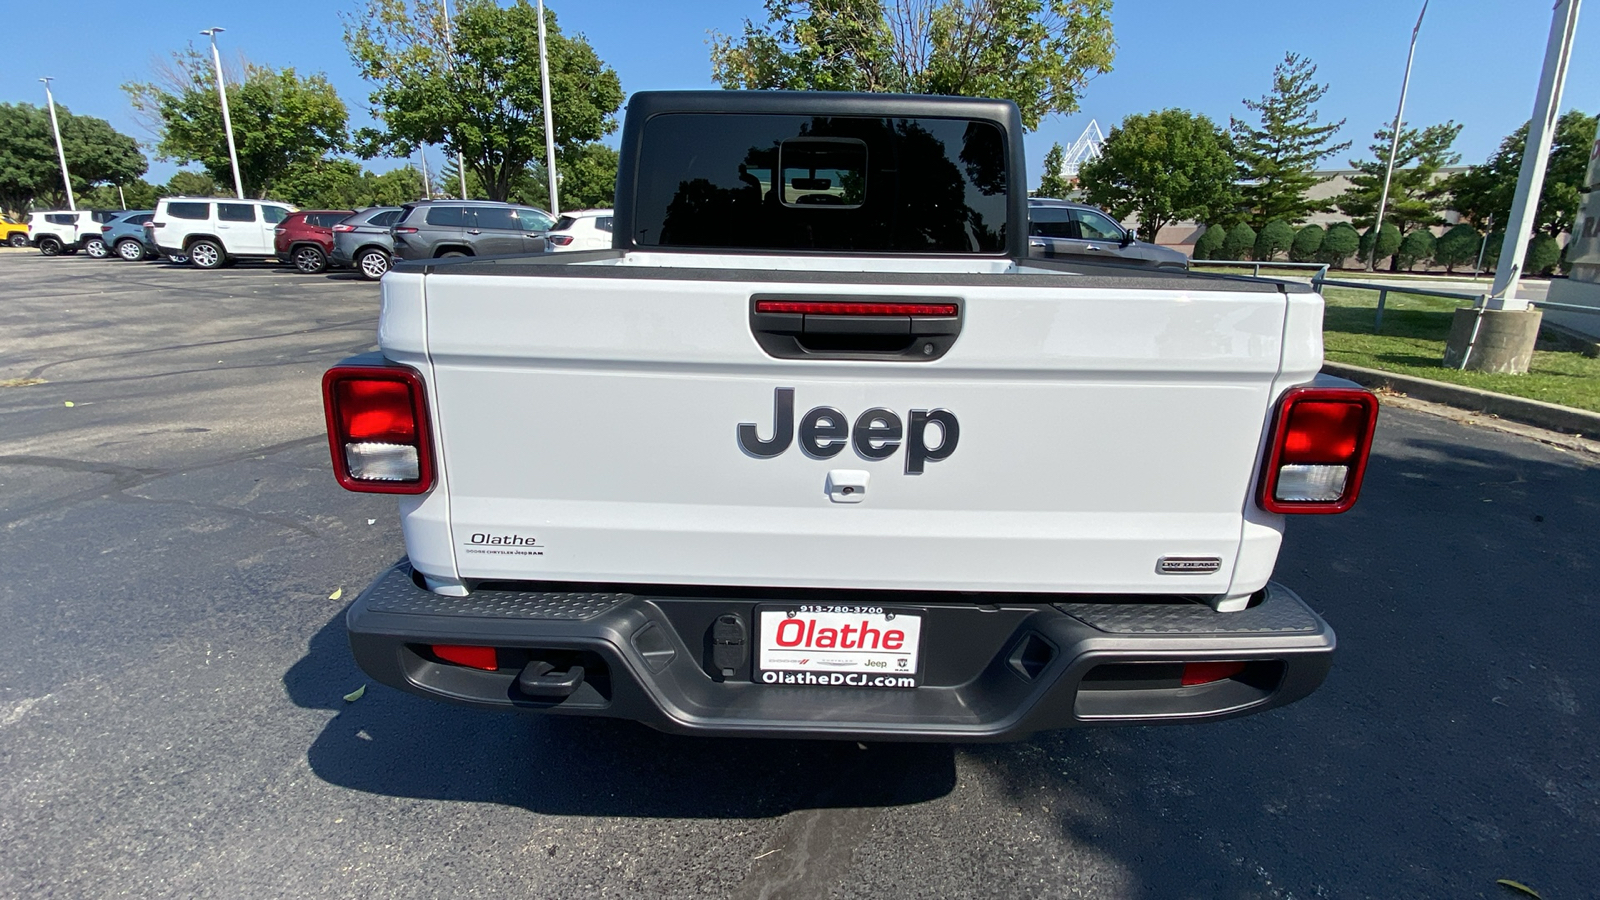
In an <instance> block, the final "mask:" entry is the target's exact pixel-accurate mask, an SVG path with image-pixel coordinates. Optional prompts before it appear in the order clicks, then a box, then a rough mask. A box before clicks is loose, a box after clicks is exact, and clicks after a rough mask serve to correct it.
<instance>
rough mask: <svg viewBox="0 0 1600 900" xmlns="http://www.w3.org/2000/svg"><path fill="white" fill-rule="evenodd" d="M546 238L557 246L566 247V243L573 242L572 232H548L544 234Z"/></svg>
mask: <svg viewBox="0 0 1600 900" xmlns="http://www.w3.org/2000/svg"><path fill="white" fill-rule="evenodd" d="M544 239H545V240H547V241H549V242H550V243H552V244H555V245H556V246H557V247H565V246H566V245H568V244H570V243H572V235H570V234H547V235H545V236H544Z"/></svg>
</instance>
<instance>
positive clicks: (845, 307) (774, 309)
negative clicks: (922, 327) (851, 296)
mask: <svg viewBox="0 0 1600 900" xmlns="http://www.w3.org/2000/svg"><path fill="white" fill-rule="evenodd" d="M756 312H758V313H802V314H804V315H808V316H953V315H955V314H956V305H955V304H954V303H852V302H849V301H838V300H757V301H756Z"/></svg>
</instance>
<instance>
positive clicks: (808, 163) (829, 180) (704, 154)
mask: <svg viewBox="0 0 1600 900" xmlns="http://www.w3.org/2000/svg"><path fill="white" fill-rule="evenodd" d="M639 158H640V159H643V160H648V161H649V163H648V164H647V165H646V166H644V167H642V168H641V170H640V172H639V175H638V178H639V182H638V187H637V193H636V195H635V213H634V215H635V219H634V223H633V227H634V235H633V237H634V240H635V241H636V242H637V243H638V244H639V245H641V246H652V247H726V248H751V249H770V250H835V251H854V252H869V253H883V252H891V253H1003V252H1004V251H1005V222H1006V211H1007V210H1006V206H1007V200H1006V182H1007V172H1006V164H1007V163H1006V145H1005V135H1004V133H1003V132H1002V131H1001V129H1000V126H999V125H997V124H995V123H992V122H985V121H977V120H968V119H885V118H867V117H854V116H836V117H821V116H818V117H812V116H780V115H770V116H757V115H749V116H726V115H720V116H719V115H710V114H699V113H673V114H667V115H660V116H656V117H654V118H652V119H651V120H650V121H649V122H647V123H645V128H644V138H643V146H642V147H641V148H640V153H639Z"/></svg>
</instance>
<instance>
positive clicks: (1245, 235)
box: [1221, 222, 1256, 259]
mask: <svg viewBox="0 0 1600 900" xmlns="http://www.w3.org/2000/svg"><path fill="white" fill-rule="evenodd" d="M1255 246H1256V230H1255V229H1254V228H1251V227H1250V225H1249V223H1247V222H1240V223H1239V224H1237V225H1235V226H1233V227H1232V228H1230V229H1228V234H1227V236H1226V237H1224V238H1223V239H1222V257H1221V258H1222V259H1248V258H1249V254H1250V251H1251V250H1253V249H1255Z"/></svg>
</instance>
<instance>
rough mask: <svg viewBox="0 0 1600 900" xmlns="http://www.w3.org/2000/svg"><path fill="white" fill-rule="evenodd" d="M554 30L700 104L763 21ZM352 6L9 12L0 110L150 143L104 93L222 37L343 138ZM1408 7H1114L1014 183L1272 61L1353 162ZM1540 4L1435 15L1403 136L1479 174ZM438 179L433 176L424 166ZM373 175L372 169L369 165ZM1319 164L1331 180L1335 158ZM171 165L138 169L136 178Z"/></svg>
mask: <svg viewBox="0 0 1600 900" xmlns="http://www.w3.org/2000/svg"><path fill="white" fill-rule="evenodd" d="M549 5H550V7H551V8H552V9H553V10H555V12H556V13H557V15H558V16H559V18H560V21H561V26H562V28H563V30H566V31H578V32H582V33H584V34H585V35H587V36H588V38H589V40H590V42H591V43H592V44H594V46H595V49H596V50H597V51H598V52H599V53H600V55H601V57H602V58H604V59H605V60H606V61H607V62H608V63H610V64H611V65H612V66H613V67H615V68H616V70H617V72H618V74H619V75H620V76H621V78H622V86H623V89H624V90H626V91H629V92H632V91H636V90H649V89H668V88H679V89H683V88H709V87H715V85H714V84H713V83H712V82H711V77H710V74H711V67H710V63H709V61H708V55H707V43H706V42H707V38H708V35H709V33H710V32H712V31H718V30H720V31H724V32H733V31H736V30H738V28H739V27H740V23H741V21H742V20H743V19H744V18H746V17H752V18H753V17H759V16H760V15H761V11H762V10H761V3H760V0H710V2H694V3H675V4H674V3H661V2H640V0H588V2H581V3H580V2H567V0H550V3H549ZM355 6H356V0H322V2H315V0H278V2H272V3H261V2H249V3H242V2H237V0H230V2H227V3H217V2H198V0H181V2H180V0H173V2H161V0H144V2H141V3H139V4H138V5H137V12H136V14H134V15H121V14H117V13H111V12H110V9H111V8H109V7H108V8H107V14H106V15H103V16H102V15H89V16H79V15H63V14H62V10H63V9H64V8H65V7H62V6H60V5H58V4H13V5H12V7H11V8H10V9H8V11H7V13H6V22H7V24H8V25H9V26H10V27H11V29H12V40H11V41H10V42H8V44H7V47H8V53H7V59H6V64H5V65H4V66H0V100H3V101H7V102H15V101H25V102H29V103H42V102H43V91H42V87H41V85H40V84H39V83H38V82H37V81H36V80H35V79H37V78H38V77H39V76H41V75H51V76H54V77H55V79H56V81H55V83H54V89H55V91H56V97H57V100H58V101H59V102H61V103H62V104H64V105H66V106H67V107H69V108H70V109H72V111H74V112H76V113H86V114H89V115H95V116H100V117H103V118H106V119H108V120H110V121H111V122H112V123H113V124H114V125H116V126H117V127H118V128H120V129H122V130H124V131H127V132H129V133H130V134H134V135H135V136H136V137H138V138H140V139H141V140H148V139H149V137H150V136H149V135H148V134H146V133H144V132H143V131H142V130H141V129H140V128H139V126H138V124H137V123H136V122H135V121H134V119H133V117H132V115H131V113H130V110H129V108H128V104H127V100H126V98H125V97H124V95H123V93H122V91H121V90H120V89H119V88H118V85H120V84H122V83H123V82H126V81H130V80H136V79H143V78H146V77H148V75H149V72H150V69H151V64H152V62H153V61H154V60H155V59H157V58H158V57H161V56H163V55H165V54H166V53H168V52H170V51H171V50H173V49H176V48H179V47H182V46H183V45H184V44H185V43H186V42H188V41H190V40H194V41H196V42H200V41H203V40H204V38H201V37H200V36H199V35H198V34H197V32H198V31H199V30H200V29H201V28H205V27H207V26H210V25H221V26H224V27H226V28H227V31H226V33H224V34H223V35H222V45H223V46H224V48H226V52H232V51H241V52H243V53H245V54H246V55H247V56H249V57H250V58H251V59H252V60H254V61H257V62H262V63H267V64H271V65H274V66H294V67H295V68H297V69H299V70H300V71H302V72H308V71H321V72H325V73H327V75H328V76H329V78H330V79H331V80H332V81H333V83H334V85H335V86H336V87H337V88H338V90H339V92H340V95H341V96H342V97H344V99H345V101H346V103H347V104H349V106H350V107H351V114H352V115H351V118H352V124H360V123H362V122H364V121H365V120H366V119H367V116H366V113H365V109H364V105H363V104H364V101H365V99H366V94H367V86H366V84H365V83H364V82H363V81H362V80H361V79H360V78H359V77H358V76H357V75H356V72H355V69H354V68H353V67H352V66H351V64H350V61H349V58H348V56H347V55H346V53H345V49H344V45H343V43H342V40H341V29H340V23H339V19H338V13H339V12H340V11H341V10H351V9H354V8H355ZM1419 8H1420V0H1343V2H1340V3H1335V4H1310V3H1299V2H1292V0H1291V2H1283V0H1275V2H1265V0H1232V2H1220V3H1190V2H1151V0H1121V2H1119V3H1118V4H1117V7H1116V10H1115V12H1114V15H1113V20H1114V23H1115V27H1116V35H1117V43H1118V51H1117V58H1116V68H1115V71H1113V72H1112V73H1110V74H1107V75H1103V76H1101V77H1099V78H1097V79H1096V80H1094V81H1093V82H1091V83H1090V84H1089V86H1088V89H1087V90H1086V91H1085V92H1084V95H1083V98H1082V103H1081V105H1082V110H1081V111H1080V112H1079V113H1077V114H1075V115H1072V116H1065V117H1062V116H1057V117H1054V118H1052V119H1050V120H1047V121H1046V122H1045V123H1044V124H1043V125H1042V126H1041V127H1040V129H1039V131H1038V132H1036V133H1035V134H1033V135H1030V136H1029V138H1028V158H1029V165H1030V168H1029V179H1030V181H1036V180H1037V178H1038V171H1039V167H1040V161H1041V160H1042V159H1043V157H1044V154H1045V152H1046V151H1047V150H1048V149H1049V147H1050V144H1051V142H1053V141H1060V142H1061V143H1062V144H1070V143H1071V142H1072V141H1073V140H1074V139H1075V138H1076V137H1077V136H1078V134H1079V133H1080V132H1081V131H1082V130H1083V128H1084V126H1085V125H1087V124H1088V122H1089V120H1090V119H1091V118H1094V119H1097V120H1098V121H1099V123H1100V126H1101V128H1102V129H1104V130H1106V131H1109V130H1110V128H1111V126H1112V125H1114V124H1116V123H1117V122H1119V121H1121V119H1122V117H1123V116H1125V115H1128V114H1130V113H1140V112H1148V111H1150V110H1152V109H1160V108H1165V107H1170V106H1175V107H1182V108H1186V109H1190V110H1193V111H1195V112H1199V113H1204V114H1206V115H1208V116H1211V117H1212V118H1213V119H1215V120H1216V121H1217V122H1219V123H1226V121H1227V119H1228V117H1229V116H1230V115H1241V114H1243V113H1244V110H1243V108H1242V106H1241V105H1240V100H1241V99H1243V98H1245V97H1252V98H1253V97H1257V96H1259V95H1260V94H1262V93H1264V92H1265V91H1266V89H1267V87H1268V84H1269V80H1270V78H1271V73H1272V67H1273V65H1274V64H1275V63H1276V62H1277V61H1278V60H1280V59H1281V58H1282V56H1283V54H1284V52H1285V51H1289V50H1293V51H1295V52H1299V53H1302V54H1305V55H1309V56H1310V57H1311V58H1312V59H1314V60H1315V61H1316V62H1317V64H1318V66H1319V72H1318V77H1319V78H1320V79H1321V80H1322V81H1324V82H1326V83H1327V84H1329V86H1330V90H1329V91H1328V95H1327V97H1326V98H1324V100H1323V103H1322V107H1321V109H1322V113H1323V115H1324V117H1325V118H1327V119H1333V120H1337V119H1341V118H1343V119H1346V120H1348V121H1347V125H1346V126H1345V131H1344V132H1343V133H1342V135H1341V136H1342V138H1345V139H1350V140H1353V141H1355V147H1354V148H1352V150H1353V151H1357V152H1361V153H1364V152H1365V151H1364V148H1365V147H1366V145H1367V144H1369V143H1371V134H1372V132H1373V131H1374V130H1375V129H1377V128H1378V127H1380V126H1381V125H1382V124H1383V123H1384V122H1386V121H1388V120H1390V119H1392V118H1393V117H1394V108H1395V102H1396V101H1397V99H1398V96H1399V88H1400V78H1401V75H1402V73H1403V71H1404V68H1405V56H1406V44H1407V41H1408V40H1409V37H1410V32H1411V26H1412V24H1413V23H1414V22H1415V21H1416V15H1417V11H1418V9H1419ZM1550 14H1551V5H1550V3H1549V2H1548V0H1546V2H1530V0H1434V2H1433V3H1432V5H1431V6H1430V8H1429V11H1428V19H1427V21H1426V22H1425V23H1424V25H1423V31H1422V37H1421V40H1420V42H1419V43H1418V48H1417V61H1416V68H1415V71H1414V73H1413V76H1412V85H1411V95H1410V98H1409V100H1408V102H1407V116H1406V118H1407V120H1408V121H1409V122H1412V123H1413V124H1431V123H1434V122H1440V121H1444V120H1446V119H1454V120H1455V121H1457V122H1460V123H1463V124H1464V125H1465V128H1464V129H1463V130H1462V133H1461V137H1460V139H1459V141H1458V142H1457V144H1456V149H1458V150H1459V151H1460V152H1461V153H1462V155H1463V157H1464V161H1465V162H1468V163H1474V162H1481V161H1483V159H1484V158H1486V157H1487V156H1488V155H1489V154H1490V153H1492V152H1493V150H1494V148H1495V146H1496V145H1497V144H1498V143H1499V141H1500V139H1501V138H1502V137H1503V136H1504V135H1505V134H1506V133H1508V132H1509V131H1511V130H1512V129H1514V128H1515V127H1516V126H1517V125H1519V124H1521V123H1522V122H1523V121H1524V120H1526V119H1527V118H1528V116H1529V113H1530V112H1531V110H1532V107H1533V95H1534V91H1535V88H1536V87H1537V82H1538V77H1539V71H1540V66H1541V63H1542V60H1543V55H1544V45H1545V40H1546V38H1547V37H1548V34H1549V28H1550ZM1596 16H1600V10H1595V9H1591V10H1590V11H1589V14H1588V19H1587V21H1583V20H1580V23H1579V26H1578V36H1577V46H1576V49H1575V53H1574V60H1573V64H1572V68H1571V71H1570V74H1569V76H1568V79H1567V88H1566V94H1565V97H1564V103H1563V105H1564V106H1565V107H1566V108H1578V109H1582V110H1584V111H1585V112H1589V113H1594V112H1596V111H1597V110H1600V25H1597V24H1596V22H1595V17H1596ZM434 162H435V165H437V161H436V160H434ZM370 165H372V166H373V168H376V169H385V168H389V167H390V166H392V165H394V163H392V162H385V161H382V160H376V161H373V162H372V163H371V164H370ZM1328 165H1330V166H1332V165H1338V166H1343V165H1345V155H1341V157H1340V158H1339V159H1337V160H1333V161H1330V162H1329V163H1328ZM175 170H176V167H175V166H173V165H171V164H169V163H161V162H157V161H155V160H152V169H151V175H150V178H151V180H153V181H164V180H165V179H166V178H167V177H168V176H169V175H170V174H171V173H172V172H173V171H175Z"/></svg>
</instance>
